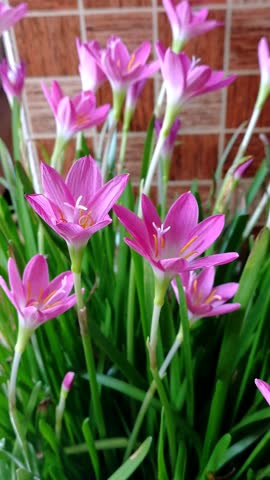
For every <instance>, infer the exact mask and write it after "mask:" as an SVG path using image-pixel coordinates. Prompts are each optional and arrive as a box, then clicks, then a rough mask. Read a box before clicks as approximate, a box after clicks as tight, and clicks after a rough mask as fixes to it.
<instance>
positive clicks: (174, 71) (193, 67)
mask: <svg viewBox="0 0 270 480" xmlns="http://www.w3.org/2000/svg"><path fill="white" fill-rule="evenodd" d="M156 51H157V54H158V57H159V60H160V67H161V73H162V76H163V80H164V84H165V89H166V95H167V107H166V113H165V120H164V123H165V125H167V124H168V126H169V127H170V126H171V124H172V123H173V121H174V119H175V118H176V117H177V116H178V115H179V113H180V112H181V110H182V108H183V105H184V104H185V103H186V102H187V101H189V100H190V99H191V98H193V97H197V96H198V95H203V94H205V93H210V92H214V91H215V90H219V89H220V88H223V87H226V86H228V85H230V84H231V83H232V82H233V81H234V80H235V78H236V76H235V75H230V76H229V77H227V78H225V77H224V72H223V71H222V70H220V71H216V72H214V71H213V70H212V69H211V68H210V67H209V66H207V65H199V64H198V63H199V61H198V60H197V59H194V58H193V59H192V60H190V58H189V57H188V56H187V55H186V54H185V53H184V52H182V53H179V54H177V53H174V52H173V51H172V50H171V49H170V48H168V49H167V50H166V49H165V48H164V47H163V46H162V45H161V43H159V42H158V43H157V44H156ZM169 127H168V128H169Z"/></svg>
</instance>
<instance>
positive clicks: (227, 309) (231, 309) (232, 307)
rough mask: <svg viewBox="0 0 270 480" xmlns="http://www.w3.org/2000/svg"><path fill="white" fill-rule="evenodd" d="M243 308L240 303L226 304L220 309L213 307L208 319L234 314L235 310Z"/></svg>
mask: <svg viewBox="0 0 270 480" xmlns="http://www.w3.org/2000/svg"><path fill="white" fill-rule="evenodd" d="M240 307H241V305H240V303H228V304H227V303H226V304H225V305H221V306H219V307H213V310H211V311H210V312H209V313H208V314H207V315H205V316H207V317H216V316H219V315H225V314H226V313H231V312H234V311H235V310H239V308H240Z"/></svg>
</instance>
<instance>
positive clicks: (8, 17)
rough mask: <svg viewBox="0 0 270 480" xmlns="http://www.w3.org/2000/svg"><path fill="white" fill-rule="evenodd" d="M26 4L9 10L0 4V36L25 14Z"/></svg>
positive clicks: (3, 4)
mask: <svg viewBox="0 0 270 480" xmlns="http://www.w3.org/2000/svg"><path fill="white" fill-rule="evenodd" d="M27 10H28V7H27V5H26V3H21V4H20V5H18V6H17V7H14V8H10V7H9V6H8V5H6V3H3V2H0V35H2V33H3V32H4V31H5V30H7V29H8V28H10V27H13V25H15V23H17V22H18V21H19V20H21V18H23V17H24V16H25V15H26V13H27Z"/></svg>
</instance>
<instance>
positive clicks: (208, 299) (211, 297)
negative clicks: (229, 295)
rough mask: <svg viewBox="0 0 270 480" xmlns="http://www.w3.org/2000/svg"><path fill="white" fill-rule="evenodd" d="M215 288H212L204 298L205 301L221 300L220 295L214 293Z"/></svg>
mask: <svg viewBox="0 0 270 480" xmlns="http://www.w3.org/2000/svg"><path fill="white" fill-rule="evenodd" d="M216 291H217V290H216V288H214V290H212V292H211V293H210V295H209V297H207V299H206V300H205V303H211V302H212V301H213V300H222V297H221V296H220V295H216Z"/></svg>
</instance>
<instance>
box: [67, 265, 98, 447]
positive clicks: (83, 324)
mask: <svg viewBox="0 0 270 480" xmlns="http://www.w3.org/2000/svg"><path fill="white" fill-rule="evenodd" d="M73 268H74V267H73ZM73 268H72V271H73V277H74V289H75V294H76V298H77V311H78V320H79V325H80V333H81V337H82V344H83V350H84V356H85V361H86V367H87V373H88V378H89V386H90V395H91V399H92V401H93V410H94V417H95V421H96V424H97V428H98V432H99V435H100V437H105V435H106V429H105V423H104V418H103V412H102V408H101V403H100V398H99V391H98V384H97V379H96V368H95V361H94V354H93V348H92V342H91V337H90V333H89V329H88V322H87V312H86V307H85V305H84V301H83V296H82V286H81V272H78V271H76V270H75V271H74V269H73Z"/></svg>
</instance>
